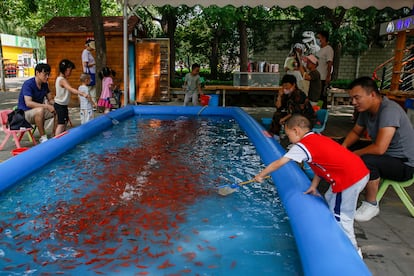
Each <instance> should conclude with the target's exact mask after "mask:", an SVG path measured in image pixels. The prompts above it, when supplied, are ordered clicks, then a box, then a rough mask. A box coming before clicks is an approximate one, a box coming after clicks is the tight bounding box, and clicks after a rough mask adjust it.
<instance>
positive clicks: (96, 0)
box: [89, 0, 127, 97]
mask: <svg viewBox="0 0 414 276" xmlns="http://www.w3.org/2000/svg"><path fill="white" fill-rule="evenodd" d="M89 6H90V8H91V20H92V26H93V33H94V38H95V46H96V74H97V78H96V94H97V95H96V96H97V97H99V96H100V94H101V91H102V82H101V81H99V80H100V79H99V77H98V75H99V73H98V72H100V71H101V70H102V68H104V67H105V66H106V42H105V31H104V27H103V18H102V9H101V0H89ZM124 74H127V72H124Z"/></svg>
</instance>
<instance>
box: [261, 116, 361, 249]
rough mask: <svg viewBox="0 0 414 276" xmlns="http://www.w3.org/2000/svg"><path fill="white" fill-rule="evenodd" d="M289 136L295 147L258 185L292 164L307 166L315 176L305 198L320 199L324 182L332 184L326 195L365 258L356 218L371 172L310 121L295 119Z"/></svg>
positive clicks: (268, 169)
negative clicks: (311, 196) (361, 193)
mask: <svg viewBox="0 0 414 276" xmlns="http://www.w3.org/2000/svg"><path fill="white" fill-rule="evenodd" d="M285 132H286V135H287V136H288V138H289V141H290V142H291V143H293V144H294V145H293V146H292V147H291V148H290V149H289V151H288V152H287V153H286V154H285V155H284V156H283V157H281V158H280V159H278V160H276V161H274V162H272V163H271V164H270V165H269V166H267V167H266V168H265V169H264V170H263V171H261V172H260V173H259V174H258V175H256V176H255V179H256V181H258V182H262V181H263V178H264V177H265V176H266V175H268V174H269V173H271V172H273V171H275V170H277V169H279V168H280V167H282V166H283V165H285V164H286V163H288V162H289V161H290V160H294V161H296V162H298V163H301V162H303V161H304V162H307V163H308V164H309V166H310V167H311V168H312V170H313V171H314V173H315V176H314V178H313V180H312V183H311V186H310V187H309V188H308V190H306V191H305V194H312V195H319V194H318V191H317V187H318V185H319V182H320V180H321V178H323V179H324V180H325V181H327V182H328V183H329V184H330V186H329V189H328V191H327V192H326V193H325V199H326V201H327V203H328V205H329V209H330V210H331V211H332V213H333V214H334V216H335V219H336V221H337V222H338V223H339V225H340V226H341V227H342V229H343V230H344V231H345V233H346V235H347V236H348V237H349V239H350V240H351V242H352V244H353V245H354V247H355V249H356V250H357V251H358V253H359V254H360V255H361V251H360V249H359V248H358V245H357V242H356V239H355V233H354V216H355V209H356V206H357V200H358V195H359V193H360V192H361V191H362V190H363V189H364V187H365V185H366V184H367V182H368V180H369V170H368V169H367V167H366V166H365V164H364V162H363V161H362V160H361V158H360V157H359V156H357V155H356V154H354V153H352V152H351V151H349V150H348V149H346V148H345V147H343V146H341V145H340V144H338V143H337V142H335V141H333V140H332V139H330V138H328V137H326V136H323V135H320V134H316V133H314V132H312V131H311V125H310V122H309V120H308V119H307V118H306V117H304V116H302V115H299V114H295V115H293V116H292V117H291V118H290V119H289V120H288V121H287V123H286V126H285ZM361 256H362V255H361Z"/></svg>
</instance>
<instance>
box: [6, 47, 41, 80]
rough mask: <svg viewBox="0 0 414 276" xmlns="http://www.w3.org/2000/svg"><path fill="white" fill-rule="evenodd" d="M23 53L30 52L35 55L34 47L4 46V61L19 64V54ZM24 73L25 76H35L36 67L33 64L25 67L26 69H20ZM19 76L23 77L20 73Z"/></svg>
mask: <svg viewBox="0 0 414 276" xmlns="http://www.w3.org/2000/svg"><path fill="white" fill-rule="evenodd" d="M22 54H29V55H31V56H32V57H33V49H30V48H21V47H11V46H3V57H4V63H5V64H7V63H14V64H17V61H18V57H19V55H22ZM20 72H21V73H23V74H24V75H23V76H25V77H31V76H34V68H33V66H30V67H27V68H24V71H20ZM18 76H19V77H23V76H21V75H19V73H18Z"/></svg>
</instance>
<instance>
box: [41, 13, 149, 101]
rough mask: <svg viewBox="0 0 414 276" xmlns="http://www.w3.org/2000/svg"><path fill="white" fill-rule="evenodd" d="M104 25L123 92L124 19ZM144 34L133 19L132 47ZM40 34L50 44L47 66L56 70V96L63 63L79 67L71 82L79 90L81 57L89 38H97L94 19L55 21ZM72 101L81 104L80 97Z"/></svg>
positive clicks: (52, 84)
mask: <svg viewBox="0 0 414 276" xmlns="http://www.w3.org/2000/svg"><path fill="white" fill-rule="evenodd" d="M103 22H104V32H105V40H106V55H107V66H109V67H110V68H112V69H113V70H115V72H116V78H115V79H114V82H115V83H116V84H118V85H119V86H120V88H121V90H123V77H124V76H123V74H124V72H123V18H122V17H121V16H110V17H104V18H103ZM141 30H142V27H141V26H140V19H139V18H138V17H136V16H131V17H130V18H129V19H128V36H129V37H130V38H132V43H135V38H137V37H139V36H140V35H142V34H143V31H141ZM37 34H38V36H44V37H45V40H46V58H47V63H48V64H49V65H50V66H51V69H52V70H51V77H50V79H49V87H50V89H51V91H52V92H55V80H56V77H57V76H58V73H59V69H58V65H59V62H60V61H61V60H62V59H69V60H71V61H72V62H73V63H75V66H76V68H75V70H73V71H72V75H71V77H70V78H69V82H70V84H71V85H72V86H73V87H78V85H79V76H80V74H81V73H82V71H83V70H82V60H81V54H82V51H83V49H85V41H86V38H88V37H93V36H94V35H93V28H92V21H91V19H90V17H54V18H52V19H51V20H50V21H49V22H48V23H46V24H45V25H44V26H43V27H42V28H41V29H40V31H39V32H38V33H37ZM95 58H96V55H95ZM98 93H99V92H98ZM72 100H74V101H75V102H77V97H76V96H75V97H72ZM72 102H73V101H72Z"/></svg>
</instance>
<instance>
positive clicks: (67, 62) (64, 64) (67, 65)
mask: <svg viewBox="0 0 414 276" xmlns="http://www.w3.org/2000/svg"><path fill="white" fill-rule="evenodd" d="M68 68H72V69H75V64H74V63H73V62H72V61H70V60H68V59H62V60H61V61H60V62H59V72H60V73H62V74H64V73H65V72H66V69H68Z"/></svg>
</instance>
